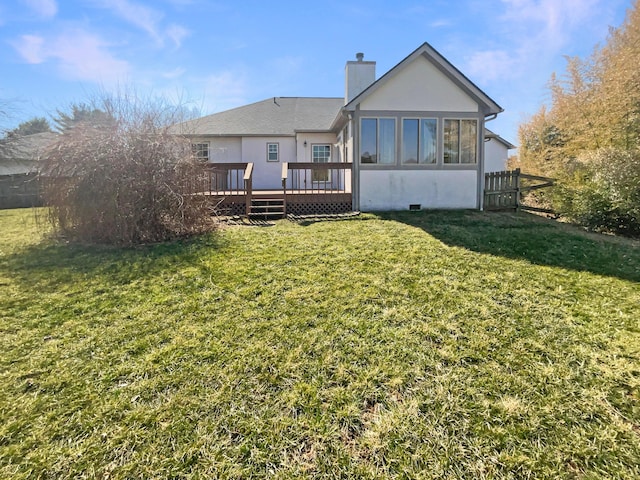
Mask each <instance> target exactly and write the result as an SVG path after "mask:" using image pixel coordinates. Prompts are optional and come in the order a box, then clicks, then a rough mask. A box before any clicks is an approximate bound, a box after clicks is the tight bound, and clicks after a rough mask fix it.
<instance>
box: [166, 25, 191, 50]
mask: <svg viewBox="0 0 640 480" xmlns="http://www.w3.org/2000/svg"><path fill="white" fill-rule="evenodd" d="M189 33H190V32H189V30H187V29H186V28H184V27H181V26H180V25H174V24H172V25H169V28H167V36H168V37H169V38H170V39H171V40H172V41H173V43H174V44H175V46H176V48H180V46H181V45H182V40H183V39H184V38H185V37H187V36H188V35H189Z"/></svg>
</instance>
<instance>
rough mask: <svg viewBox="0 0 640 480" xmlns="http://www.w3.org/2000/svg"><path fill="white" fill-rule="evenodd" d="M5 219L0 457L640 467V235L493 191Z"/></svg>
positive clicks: (449, 469)
mask: <svg viewBox="0 0 640 480" xmlns="http://www.w3.org/2000/svg"><path fill="white" fill-rule="evenodd" d="M0 232H2V233H0V477H1V478H110V479H114V478H279V479H284V478H398V479H400V478H403V479H404V478H474V479H477V478H479V479H482V478H487V479H489V478H500V479H508V478H567V479H573V478H576V479H595V478H629V479H631V478H639V477H640V404H639V402H640V330H639V327H640V324H639V319H640V284H639V282H640V247H639V245H638V243H634V242H632V241H627V240H620V239H617V238H614V237H605V236H596V235H588V234H585V233H582V232H581V231H579V230H576V229H573V228H570V227H566V226H562V225H558V224H557V223H554V222H550V221H546V220H542V219H539V218H537V217H532V216H528V215H524V214H522V215H515V214H485V213H480V212H419V213H414V212H406V213H390V214H381V215H377V216H376V215H363V216H361V217H358V218H356V219H352V220H348V221H339V222H319V223H308V224H303V225H300V224H294V223H290V222H287V221H282V222H278V223H277V225H276V226H274V227H269V228H246V227H244V228H243V227H240V228H229V229H226V230H224V231H222V232H220V233H218V234H216V235H210V236H204V237H201V238H198V239H194V240H191V241H184V242H176V243H170V244H161V245H153V246H148V247H142V248H135V249H115V248H107V247H88V246H72V245H60V244H55V243H52V242H50V241H48V240H47V239H46V238H45V237H43V235H42V233H39V232H38V230H37V229H36V228H35V225H34V222H33V218H32V214H31V212H30V211H28V210H12V211H7V210H5V211H0Z"/></svg>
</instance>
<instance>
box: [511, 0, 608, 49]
mask: <svg viewBox="0 0 640 480" xmlns="http://www.w3.org/2000/svg"><path fill="white" fill-rule="evenodd" d="M502 3H503V4H505V6H506V12H505V14H504V15H503V16H502V17H501V18H500V19H501V20H502V21H504V22H509V23H510V24H511V28H513V29H514V30H516V31H519V33H520V34H521V35H523V36H522V37H521V41H522V43H535V44H536V45H537V48H538V49H550V50H554V51H557V50H559V49H561V48H562V47H563V46H565V45H566V44H567V43H568V41H569V39H570V38H571V34H572V32H573V31H574V30H575V29H576V28H580V27H582V25H583V24H584V23H585V21H586V20H587V19H589V18H592V17H594V16H595V15H596V14H597V12H598V9H599V7H600V3H601V2H599V1H598V0H563V1H561V2H560V1H558V0H502Z"/></svg>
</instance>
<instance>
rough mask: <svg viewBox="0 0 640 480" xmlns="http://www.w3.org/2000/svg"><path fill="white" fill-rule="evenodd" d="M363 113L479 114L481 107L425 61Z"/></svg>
mask: <svg viewBox="0 0 640 480" xmlns="http://www.w3.org/2000/svg"><path fill="white" fill-rule="evenodd" d="M360 108H361V110H392V111H394V110H395V111H398V110H406V111H416V110H424V111H447V112H477V111H478V104H477V103H476V102H475V101H474V100H473V99H472V98H471V97H469V96H468V95H467V94H466V93H464V92H463V91H462V90H461V89H460V88H459V87H458V86H457V85H456V84H455V83H453V82H452V81H451V80H450V79H449V78H447V77H446V76H445V74H443V73H442V72H441V71H440V70H438V69H437V68H436V67H435V66H434V65H433V64H432V63H431V62H430V61H428V60H427V59H426V58H424V57H420V58H417V59H416V60H415V61H414V62H412V63H410V64H409V65H407V66H406V67H405V68H404V69H402V70H401V71H399V72H398V73H397V74H396V75H395V76H394V77H393V78H391V79H390V80H389V81H387V83H385V84H384V85H382V86H381V87H379V88H378V89H377V90H376V91H374V92H373V93H372V94H371V95H370V96H368V97H367V98H366V99H365V100H364V101H363V102H362V103H361V104H360Z"/></svg>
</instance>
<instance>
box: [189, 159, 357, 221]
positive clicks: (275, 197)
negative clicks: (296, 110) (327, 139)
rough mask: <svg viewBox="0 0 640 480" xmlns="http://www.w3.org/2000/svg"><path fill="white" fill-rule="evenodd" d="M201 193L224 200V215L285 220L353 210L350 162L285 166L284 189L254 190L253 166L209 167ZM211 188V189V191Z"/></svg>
mask: <svg viewBox="0 0 640 480" xmlns="http://www.w3.org/2000/svg"><path fill="white" fill-rule="evenodd" d="M206 169H207V170H206V172H207V174H208V179H205V184H204V185H203V186H205V188H200V189H198V190H199V191H198V193H199V194H204V195H210V196H215V197H217V198H219V199H220V202H219V204H218V207H219V210H220V211H221V212H222V213H223V214H230V215H247V216H266V217H283V216H285V215H289V214H291V215H326V214H339V213H346V212H350V211H352V194H351V164H350V163H284V164H282V188H281V189H268V190H259V189H254V188H253V178H252V176H253V164H252V163H229V164H208V165H207V166H206ZM207 188H208V189H207Z"/></svg>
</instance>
